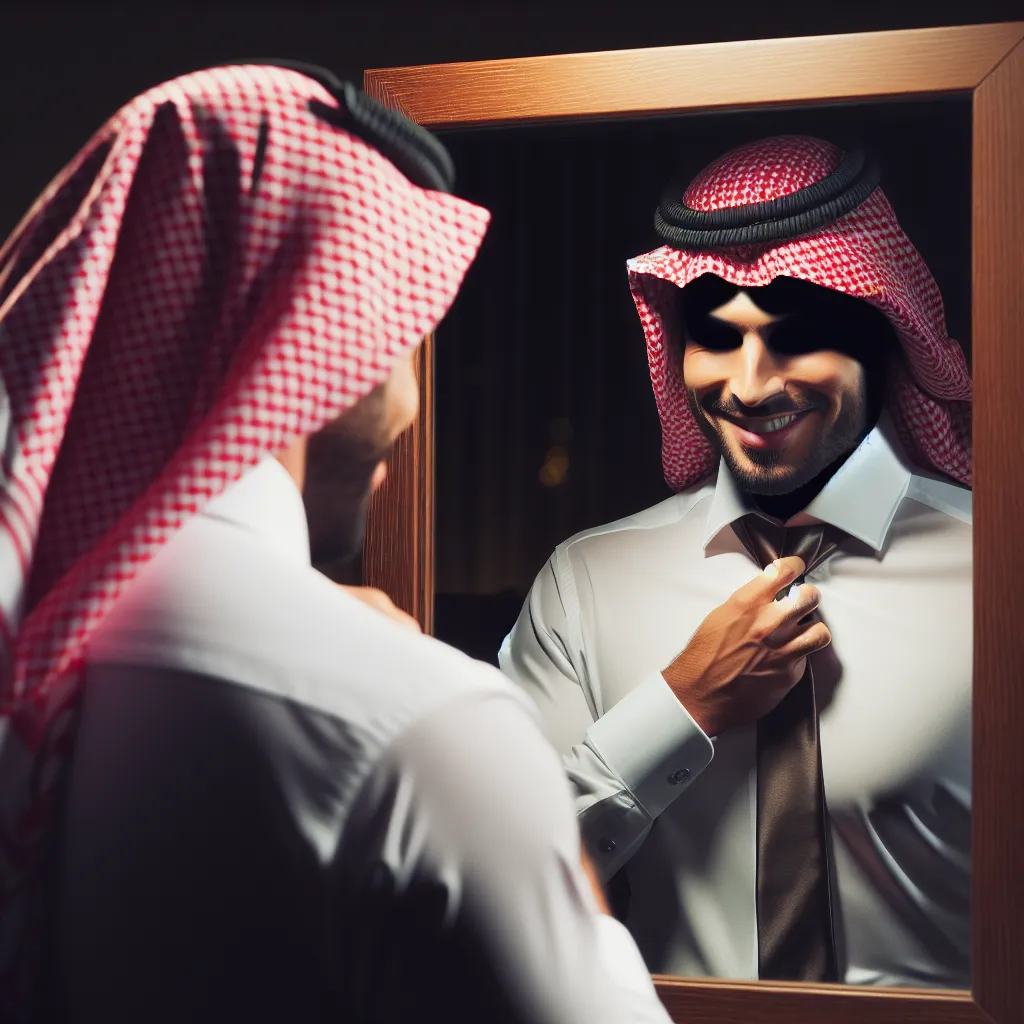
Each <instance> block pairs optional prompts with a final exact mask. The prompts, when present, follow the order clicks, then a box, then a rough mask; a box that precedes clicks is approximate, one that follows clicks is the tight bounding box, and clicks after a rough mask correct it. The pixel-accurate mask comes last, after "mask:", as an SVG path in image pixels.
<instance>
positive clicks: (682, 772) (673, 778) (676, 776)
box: [668, 768, 690, 786]
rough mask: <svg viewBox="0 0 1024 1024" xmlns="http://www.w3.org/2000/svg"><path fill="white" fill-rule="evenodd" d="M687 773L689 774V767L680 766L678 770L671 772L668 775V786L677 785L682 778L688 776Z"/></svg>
mask: <svg viewBox="0 0 1024 1024" xmlns="http://www.w3.org/2000/svg"><path fill="white" fill-rule="evenodd" d="M689 775H690V769H689V768H680V769H679V771H677V772H673V773H672V774H671V775H670V776H669V777H668V784H669V785H670V786H678V785H679V783H680V782H682V781H683V780H684V779H686V778H688V777H689Z"/></svg>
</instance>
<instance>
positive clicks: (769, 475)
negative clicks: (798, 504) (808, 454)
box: [721, 447, 817, 498]
mask: <svg viewBox="0 0 1024 1024" xmlns="http://www.w3.org/2000/svg"><path fill="white" fill-rule="evenodd" d="M721 450H722V457H723V458H724V459H725V461H726V464H727V465H728V467H729V472H730V473H732V475H733V479H735V481H736V483H737V484H738V485H739V487H740V489H741V490H743V491H746V492H747V493H748V494H756V495H759V496H761V497H766V498H776V497H779V496H780V495H783V494H791V493H792V492H793V491H795V490H798V489H799V488H801V487H803V486H804V484H807V483H810V481H811V480H813V479H814V477H815V475H816V473H817V468H816V467H814V466H807V465H800V466H787V465H785V464H781V459H782V458H783V456H784V453H783V452H781V451H778V452H769V451H759V452H757V453H756V454H755V455H752V454H749V453H748V452H747V451H745V450H742V449H741V453H740V454H739V456H738V457H737V455H736V453H734V452H733V451H732V450H731V449H730V448H727V447H723V448H722V449H721Z"/></svg>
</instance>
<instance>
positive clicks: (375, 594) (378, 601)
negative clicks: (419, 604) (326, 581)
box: [337, 583, 423, 633]
mask: <svg viewBox="0 0 1024 1024" xmlns="http://www.w3.org/2000/svg"><path fill="white" fill-rule="evenodd" d="M337 585H338V586H339V587H341V589H342V590H344V591H346V592H347V593H349V594H351V595H352V596H353V597H354V598H355V599H356V600H357V601H362V602H363V604H368V605H369V606H370V607H371V608H375V609H376V610H377V611H379V612H380V613H381V615H386V616H387V617H388V618H389V619H392V620H393V621H394V622H397V623H398V624H399V625H400V626H405V628H406V629H414V630H415V631H416V632H417V633H422V632H423V630H422V629H420V624H419V623H418V622H417V621H416V620H415V619H414V618H413V617H412V616H411V615H409V614H407V613H406V612H403V611H402V610H401V608H399V607H397V606H396V605H395V603H394V602H393V601H392V600H391V598H390V597H388V595H387V594H385V593H384V591H383V590H377V588H376V587H346V586H345V585H344V584H342V583H339V584H337Z"/></svg>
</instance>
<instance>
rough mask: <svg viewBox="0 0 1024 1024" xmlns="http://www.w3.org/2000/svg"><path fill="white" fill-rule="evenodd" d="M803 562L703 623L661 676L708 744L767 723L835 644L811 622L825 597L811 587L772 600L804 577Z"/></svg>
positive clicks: (779, 569) (775, 573)
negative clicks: (815, 658) (811, 663)
mask: <svg viewBox="0 0 1024 1024" xmlns="http://www.w3.org/2000/svg"><path fill="white" fill-rule="evenodd" d="M804 568H805V566H804V562H803V560H802V559H801V558H798V557H796V556H792V557H789V558H780V559H777V560H776V561H775V562H772V563H771V564H770V565H769V566H767V567H766V568H765V570H764V571H763V572H762V573H761V574H760V575H759V576H757V577H756V578H755V579H753V580H751V581H750V582H749V583H747V584H745V585H744V586H742V587H740V589H739V590H737V591H736V593H734V594H733V595H732V596H731V597H730V598H729V599H728V600H727V601H726V602H725V603H724V604H722V605H719V607H717V608H716V609H715V610H714V611H713V612H711V614H710V615H708V617H707V618H706V619H705V620H704V621H703V622H702V623H701V625H700V628H699V629H698V630H697V632H696V633H695V634H694V636H693V639H692V640H690V642H689V643H688V644H687V645H686V648H685V650H684V651H683V652H682V653H681V654H680V655H679V656H678V657H677V658H676V659H675V661H673V662H672V664H671V665H669V667H668V668H666V669H665V671H664V672H662V676H663V677H664V679H665V681H666V682H667V683H668V684H669V686H670V687H671V688H672V691H673V692H674V693H675V695H676V696H677V697H678V698H679V701H680V703H681V704H682V705H683V707H685V708H686V710H687V711H688V712H689V713H690V715H691V716H692V718H693V719H694V721H695V722H696V723H697V724H698V725H699V726H700V727H701V729H703V730H704V732H705V733H707V734H708V735H709V736H714V735H717V734H719V733H721V732H724V731H725V730H726V729H731V728H734V727H736V726H739V725H748V724H750V723H752V722H756V721H757V720H758V719H760V718H763V717H764V716H765V715H766V714H768V712H769V711H771V710H772V709H773V708H775V706H776V705H777V704H779V702H780V701H781V700H782V698H783V697H785V696H786V694H787V693H789V691H790V690H791V689H792V688H793V687H794V686H795V685H796V684H797V683H798V682H799V681H800V678H801V677H802V676H803V674H804V669H805V668H806V667H807V657H808V655H810V654H813V653H814V652H815V651H820V650H822V649H823V648H825V647H827V646H828V645H829V644H830V643H831V642H832V636H831V634H830V633H829V630H828V626H826V625H825V623H824V622H822V621H821V620H820V619H818V618H816V617H815V616H814V614H813V613H814V611H815V609H816V608H817V606H818V601H819V599H820V594H819V592H818V590H817V588H816V587H814V586H812V585H811V584H809V583H804V584H801V585H800V586H799V587H798V588H797V589H796V592H795V596H787V597H785V598H783V599H782V600H781V601H776V600H775V595H776V594H778V593H779V591H781V590H783V589H786V588H788V587H789V586H790V584H792V583H793V581H794V580H796V579H797V578H798V577H799V576H800V575H801V574H802V573H803V571H804Z"/></svg>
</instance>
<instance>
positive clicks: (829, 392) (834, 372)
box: [789, 353, 864, 409]
mask: <svg viewBox="0 0 1024 1024" xmlns="http://www.w3.org/2000/svg"><path fill="white" fill-rule="evenodd" d="M789 377H790V379H791V380H792V381H793V383H794V384H796V385H797V386H798V387H803V388H808V389H811V390H814V391H817V392H818V393H819V394H821V395H824V396H826V397H827V398H828V400H829V403H830V404H831V405H832V406H833V407H834V408H836V409H838V408H839V407H841V406H842V405H844V404H845V402H846V401H847V399H848V398H849V397H850V396H851V395H854V396H855V395H858V394H859V393H860V392H861V390H862V389H863V387H864V371H863V370H862V368H861V365H860V363H858V362H856V360H853V359H850V358H848V357H846V356H839V355H836V354H834V353H815V354H814V355H811V356H807V357H805V358H803V359H799V360H794V361H793V363H792V364H791V365H790V367H789Z"/></svg>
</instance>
